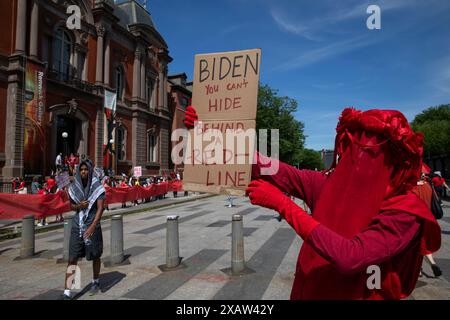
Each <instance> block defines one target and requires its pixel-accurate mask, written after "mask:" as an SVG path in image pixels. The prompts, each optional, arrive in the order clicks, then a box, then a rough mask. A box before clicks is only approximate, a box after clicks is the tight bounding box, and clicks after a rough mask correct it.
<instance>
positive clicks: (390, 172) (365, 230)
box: [185, 106, 441, 299]
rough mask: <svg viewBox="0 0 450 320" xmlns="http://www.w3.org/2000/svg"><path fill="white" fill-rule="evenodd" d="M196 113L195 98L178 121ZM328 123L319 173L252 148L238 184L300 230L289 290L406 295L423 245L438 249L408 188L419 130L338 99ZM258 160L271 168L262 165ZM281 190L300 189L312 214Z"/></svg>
mask: <svg viewBox="0 0 450 320" xmlns="http://www.w3.org/2000/svg"><path fill="white" fill-rule="evenodd" d="M196 118H197V115H196V112H195V108H193V107H191V106H190V107H188V108H187V109H186V119H185V124H186V126H187V127H189V126H192V125H193V124H194V122H195V120H196ZM336 131H337V135H336V141H335V158H334V163H333V165H332V169H331V170H330V171H329V172H327V174H323V173H321V172H318V171H310V170H298V169H297V168H295V167H292V166H289V165H287V164H284V163H282V162H279V161H278V160H275V159H270V158H267V157H263V156H261V155H260V154H258V153H257V154H256V159H257V161H258V162H257V164H256V165H254V166H253V168H252V176H253V178H254V179H257V180H254V181H252V182H251V183H250V184H249V186H248V188H247V190H246V193H247V195H248V196H249V198H250V201H251V203H252V204H254V205H260V206H263V207H266V208H269V209H273V210H276V211H278V212H279V213H280V215H281V216H282V217H283V218H285V219H286V221H287V222H288V223H289V224H290V225H291V226H292V227H293V228H294V230H295V231H296V232H297V233H298V234H299V235H300V236H301V237H302V238H303V240H304V243H303V245H302V248H301V251H300V254H299V257H298V262H297V268H296V273H295V279H294V284H293V288H292V292H291V299H401V298H406V297H407V296H409V295H410V294H411V292H412V291H413V290H414V288H415V285H416V282H417V278H418V276H419V272H420V268H421V265H422V260H423V254H424V253H426V252H434V251H436V250H438V249H439V247H440V242H441V234H440V227H439V225H438V223H437V222H436V219H435V218H434V216H433V215H432V214H431V212H430V210H429V209H428V208H427V207H426V205H425V204H424V203H423V201H422V200H420V199H419V198H418V197H417V196H416V195H415V194H413V193H412V192H411V189H412V188H413V187H414V186H415V185H416V183H417V180H418V178H419V172H420V167H421V157H422V152H423V145H422V142H423V136H422V135H421V134H415V133H414V132H413V131H412V129H411V127H410V125H409V123H408V121H407V120H406V118H405V117H404V116H403V114H401V113H400V112H398V111H394V110H369V111H365V112H361V111H357V110H354V109H351V108H347V109H345V110H344V111H343V113H342V115H341V117H340V119H339V123H338V126H337V128H336ZM274 164H278V167H277V166H276V165H274ZM271 165H274V166H273V167H277V168H278V170H277V171H274V170H273V167H271ZM263 167H264V168H265V169H267V170H269V171H270V170H272V172H271V173H272V175H262V174H261V169H262V168H263ZM267 167H268V168H267ZM271 168H272V169H271ZM283 192H287V193H289V194H290V195H294V196H296V197H298V198H301V199H303V200H304V201H305V202H306V204H307V205H308V207H309V208H311V211H312V213H313V215H312V216H310V215H308V214H307V213H306V212H305V211H304V210H303V209H302V208H300V207H299V206H297V205H296V204H295V203H294V202H293V201H292V200H291V199H289V197H287V196H285V195H284V194H283ZM373 265H375V266H377V267H378V268H379V270H380V273H379V274H378V277H380V282H379V283H380V286H379V287H375V288H374V287H369V286H368V285H367V283H368V280H369V279H368V278H369V277H370V276H371V274H370V273H369V274H368V271H369V269H368V268H369V267H371V266H373ZM372 272H373V271H372Z"/></svg>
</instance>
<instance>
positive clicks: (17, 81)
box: [0, 55, 25, 181]
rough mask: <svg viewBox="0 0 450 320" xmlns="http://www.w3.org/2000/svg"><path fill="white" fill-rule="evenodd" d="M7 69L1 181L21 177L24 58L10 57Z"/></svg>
mask: <svg viewBox="0 0 450 320" xmlns="http://www.w3.org/2000/svg"><path fill="white" fill-rule="evenodd" d="M8 68H9V70H10V75H9V76H8V91H7V101H6V122H5V123H6V129H5V166H4V167H3V170H2V174H1V176H0V180H1V179H2V178H3V181H9V180H10V179H11V178H12V177H18V176H22V175H23V144H24V136H23V135H24V126H25V116H24V99H25V97H24V89H23V88H24V86H25V83H24V80H25V58H24V57H23V56H21V55H15V56H11V57H10V59H9V67H8Z"/></svg>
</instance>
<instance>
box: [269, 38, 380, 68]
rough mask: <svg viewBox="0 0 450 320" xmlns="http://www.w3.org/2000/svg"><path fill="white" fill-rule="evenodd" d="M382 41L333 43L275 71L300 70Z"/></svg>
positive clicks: (307, 53) (374, 39) (370, 39)
mask: <svg viewBox="0 0 450 320" xmlns="http://www.w3.org/2000/svg"><path fill="white" fill-rule="evenodd" d="M381 40H382V38H381V37H367V36H357V37H354V38H351V39H347V40H342V41H337V42H333V43H331V44H329V45H327V46H324V47H321V48H318V49H313V50H310V51H307V52H305V53H303V54H301V55H299V56H298V57H296V58H294V59H292V60H290V61H286V62H284V63H282V64H281V65H279V66H277V67H275V68H274V70H281V71H285V70H292V69H298V68H301V67H304V66H307V65H310V64H313V63H316V62H318V61H321V60H325V59H328V58H331V57H334V56H337V55H340V54H343V53H346V52H350V51H353V50H356V49H358V48H362V47H366V46H369V45H372V44H374V43H377V42H379V41H381Z"/></svg>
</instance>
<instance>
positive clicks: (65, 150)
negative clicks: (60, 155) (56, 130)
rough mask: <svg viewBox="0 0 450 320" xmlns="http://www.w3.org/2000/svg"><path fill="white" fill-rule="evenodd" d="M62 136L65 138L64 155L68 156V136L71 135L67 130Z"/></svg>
mask: <svg viewBox="0 0 450 320" xmlns="http://www.w3.org/2000/svg"><path fill="white" fill-rule="evenodd" d="M61 136H62V138H63V143H64V155H65V156H67V151H68V150H67V149H68V148H67V137H68V136H69V134H68V133H67V132H63V133H62V135H61Z"/></svg>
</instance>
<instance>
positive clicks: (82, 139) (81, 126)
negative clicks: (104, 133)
mask: <svg viewBox="0 0 450 320" xmlns="http://www.w3.org/2000/svg"><path fill="white" fill-rule="evenodd" d="M49 109H50V126H51V147H50V150H49V151H50V159H49V164H50V167H51V168H53V167H54V165H55V159H56V155H57V154H58V153H60V152H61V153H62V154H63V155H65V154H67V155H70V153H71V152H73V153H74V154H76V153H77V154H79V155H80V156H81V155H83V154H84V155H87V154H88V141H89V137H88V132H89V118H88V117H87V116H86V115H85V114H84V113H83V112H82V111H81V110H80V109H79V108H78V107H77V104H76V101H74V100H71V101H70V103H68V104H60V105H54V106H51V107H50V108H49ZM64 132H66V133H67V138H63V133H64Z"/></svg>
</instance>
